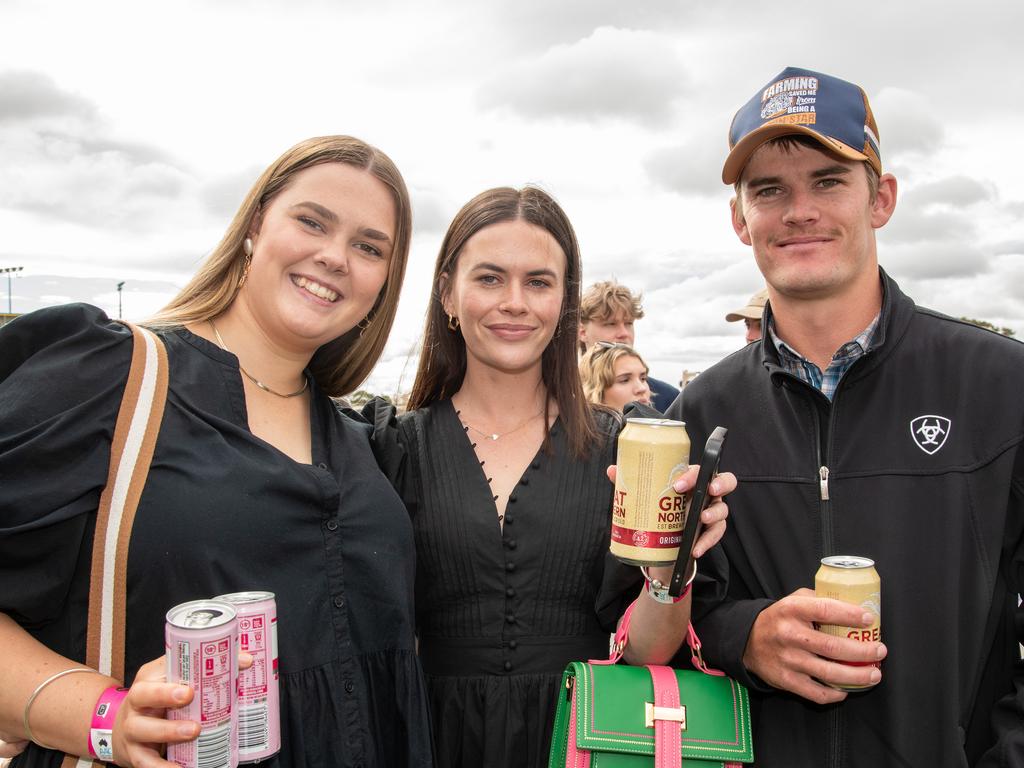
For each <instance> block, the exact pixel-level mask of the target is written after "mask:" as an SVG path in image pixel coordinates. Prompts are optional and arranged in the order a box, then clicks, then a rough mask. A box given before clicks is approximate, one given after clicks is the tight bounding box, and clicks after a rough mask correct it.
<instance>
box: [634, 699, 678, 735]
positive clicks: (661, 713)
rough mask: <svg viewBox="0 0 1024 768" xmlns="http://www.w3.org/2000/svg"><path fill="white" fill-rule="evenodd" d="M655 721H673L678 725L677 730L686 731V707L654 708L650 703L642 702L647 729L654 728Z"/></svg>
mask: <svg viewBox="0 0 1024 768" xmlns="http://www.w3.org/2000/svg"><path fill="white" fill-rule="evenodd" d="M655 720H675V721H677V722H678V723H679V730H681V731H685V730H686V707H679V708H676V707H656V706H654V704H653V703H652V702H650V701H645V702H644V724H645V725H646V726H647V727H648V728H653V727H654V721H655Z"/></svg>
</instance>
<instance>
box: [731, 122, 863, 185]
mask: <svg viewBox="0 0 1024 768" xmlns="http://www.w3.org/2000/svg"><path fill="white" fill-rule="evenodd" d="M794 135H800V136H809V137H810V138H812V139H814V140H815V141H817V142H818V143H819V144H821V145H822V146H823V147H824V148H825V149H827V150H829V151H830V152H834V153H835V154H837V155H839V156H840V157H845V158H846V159H847V160H865V161H867V162H869V163H870V162H872V159H871V158H870V157H868V156H867V155H865V154H864V153H863V152H858V151H857V150H856V149H853V148H852V147H849V146H847V145H846V144H843V142H841V141H836V140H835V139H833V138H831V137H829V136H823V135H822V134H820V133H818V132H817V131H815V130H812V129H810V128H808V127H806V126H803V125H786V124H780V123H769V124H767V125H762V126H761V127H760V128H757V129H755V130H753V131H751V132H750V133H748V134H747V135H746V136H744V137H743V138H742V139H740V140H739V141H738V142H736V146H735V147H733V148H732V151H731V152H729V156H728V157H727V158H725V166H724V167H723V168H722V181H723V182H724V183H726V184H735V183H736V182H737V181H738V180H739V178H740V176H742V175H743V169H744V168H745V167H746V165H747V161H748V160H750V156H751V155H752V154H754V152H755V151H756V150H757V148H758V147H760V146H761V145H762V144H764V143H765V142H766V141H771V140H772V139H777V138H778V137H779V136H794Z"/></svg>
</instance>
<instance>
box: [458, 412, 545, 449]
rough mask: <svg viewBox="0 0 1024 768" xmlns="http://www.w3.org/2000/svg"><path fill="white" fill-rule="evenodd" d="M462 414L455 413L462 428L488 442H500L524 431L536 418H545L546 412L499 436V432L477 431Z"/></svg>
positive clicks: (536, 414)
mask: <svg viewBox="0 0 1024 768" xmlns="http://www.w3.org/2000/svg"><path fill="white" fill-rule="evenodd" d="M461 414H462V411H461V410H456V411H455V415H456V416H458V417H459V421H461V422H462V426H464V427H465V428H466V429H471V430H473V431H474V432H476V433H477V434H478V435H482V436H483V437H485V438H487V439H488V440H493V441H497V440H498V438H500V437H505V436H507V435H511V434H512V433H513V432H518V431H519V430H520V429H522V428H523V427H525V426H526V425H527V424H529V423H530V422H531V421H533V420H534V419H536V418H537V417H538V416H543V415H544V411H540V412H539V413H535V414H533V416H531V417H530V418H528V419H527V420H526V421H524V422H523V423H522V424H520V425H519V426H518V427H515V428H513V429H510V430H508V431H507V432H502V433H501V434H498V433H497V432H484V431H483V430H481V429H477V428H476V427H474V426H473V425H472V424H470V423H469V422H468V421H465V420H463V418H462V416H461Z"/></svg>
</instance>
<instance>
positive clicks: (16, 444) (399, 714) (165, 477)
mask: <svg viewBox="0 0 1024 768" xmlns="http://www.w3.org/2000/svg"><path fill="white" fill-rule="evenodd" d="M162 337H163V339H164V342H165V344H166V346H167V351H168V357H169V363H170V387H169V392H168V399H167V406H166V410H165V413H164V418H163V424H162V426H161V430H160V436H159V439H158V441H157V444H156V452H155V455H154V457H153V464H152V468H151V470H150V473H149V477H148V480H147V483H146V487H145V490H144V492H143V494H142V498H141V501H140V504H139V509H138V513H137V516H136V518H135V524H134V528H133V531H132V538H131V546H130V550H129V559H128V594H127V604H128V607H127V642H126V670H127V676H128V680H127V681H126V682H127V683H130V682H131V679H132V678H133V676H134V674H135V672H136V671H137V669H138V667H139V666H140V665H141V664H143V663H145V662H147V661H149V660H151V659H154V658H157V657H158V656H160V655H162V654H163V651H164V615H165V613H166V611H167V610H168V609H169V608H171V607H172V606H174V605H177V604H178V603H182V602H185V601H187V600H195V599H199V598H207V597H212V596H214V595H218V594H222V593H226V592H235V591H239V590H253V589H256V590H269V591H271V592H274V593H275V594H276V596H277V606H278V625H279V654H280V671H281V727H282V743H283V746H282V750H281V753H280V755H279V756H278V757H277V758H274V759H273V760H271V761H270V762H269V763H267V764H268V765H272V766H331V767H332V768H333V767H334V766H365V767H366V768H369V767H370V766H384V767H386V768H391V767H392V766H405V765H412V766H425V765H429V763H430V734H429V728H428V715H427V707H426V697H425V691H424V687H423V678H422V673H421V671H420V668H419V664H418V661H417V658H416V655H415V646H414V639H413V575H414V568H415V560H414V548H413V537H412V528H411V525H410V522H409V518H408V515H407V513H406V511H405V509H404V507H403V505H402V502H401V500H400V499H399V497H398V495H397V494H396V493H395V491H394V489H393V488H392V487H391V485H390V484H389V483H388V481H387V479H386V478H385V477H384V475H383V474H382V473H381V472H380V470H379V469H378V467H377V464H376V462H375V460H374V457H373V453H372V452H371V449H370V445H369V432H370V430H369V427H368V426H366V425H365V424H357V423H356V422H355V421H353V420H351V419H349V418H347V417H345V416H343V415H341V414H339V413H338V411H337V409H336V408H335V407H334V404H333V403H332V402H331V400H330V399H329V398H328V397H327V396H326V395H324V394H323V393H322V392H320V391H319V390H318V389H317V388H316V387H315V385H314V384H312V382H311V384H310V388H311V391H312V397H311V407H310V422H311V427H312V457H313V460H312V464H299V463H297V462H295V461H293V460H292V459H291V458H289V457H287V456H285V455H284V454H283V453H281V452H280V451H278V450H277V449H276V448H274V447H273V446H271V445H269V444H267V443H265V442H264V441H262V440H260V439H259V438H257V437H254V436H253V435H252V433H251V432H250V431H249V429H248V426H247V416H246V408H245V397H244V394H243V390H242V382H241V378H240V375H239V370H238V361H237V359H236V358H235V356H234V355H232V354H230V353H228V352H225V351H224V350H222V349H220V348H219V347H217V346H215V345H213V344H210V343H209V342H207V341H206V340H204V339H202V338H199V337H197V336H195V335H193V334H191V333H189V332H188V331H187V330H184V329H181V330H177V331H173V332H168V333H164V334H162ZM131 350H132V344H131V336H130V333H129V331H128V330H127V329H126V328H125V327H124V326H122V325H121V324H119V323H116V322H113V321H111V320H109V319H107V317H106V316H105V315H104V314H103V313H102V312H101V311H100V310H98V309H96V308H94V307H89V306H86V305H70V306H65V307H59V308H55V309H50V310H42V311H40V312H36V313H32V314H30V315H26V316H25V317H23V318H19V319H17V320H15V321H14V322H12V323H11V324H9V325H8V326H6V327H5V328H3V329H2V330H0V611H3V612H5V613H7V614H9V615H10V616H12V617H13V618H14V619H15V620H16V621H17V622H18V623H19V624H20V625H21V626H23V627H24V628H25V629H27V630H28V631H29V632H30V633H31V634H33V635H34V636H35V637H36V638H38V639H39V640H40V641H42V642H43V643H45V644H46V645H47V646H49V647H50V648H52V649H54V650H55V651H57V652H59V653H62V654H64V655H66V656H68V657H69V658H71V659H75V660H82V659H84V656H85V631H86V606H87V601H88V586H89V584H88V583H89V565H90V556H91V550H92V533H93V529H94V525H95V513H96V508H97V506H98V500H99V496H100V492H101V491H102V489H103V486H104V483H105V482H106V477H107V464H108V462H109V454H110V441H111V436H112V434H113V429H114V422H115V419H116V415H117V410H118V407H119V404H120V399H121V394H122V392H123V390H124V384H125V379H126V376H127V372H128V366H129V362H130V359H131ZM58 762H59V758H58V756H57V755H56V754H55V753H51V752H45V751H43V750H41V749H38V748H36V747H34V746H33V747H32V748H30V750H29V751H28V752H26V753H25V754H24V755H23V756H22V757H21V758H19V761H18V763H16V765H22V766H42V765H48V766H56V765H57V764H58Z"/></svg>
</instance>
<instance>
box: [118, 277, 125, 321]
mask: <svg viewBox="0 0 1024 768" xmlns="http://www.w3.org/2000/svg"><path fill="white" fill-rule="evenodd" d="M122 288H124V280H122V281H121V282H120V283H118V284H117V319H118V320H120V319H121V289H122Z"/></svg>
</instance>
